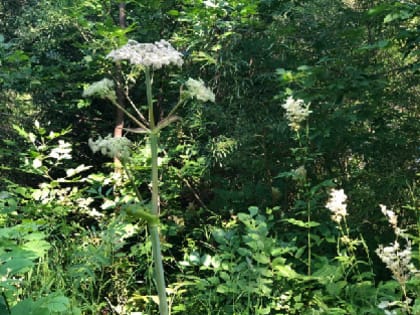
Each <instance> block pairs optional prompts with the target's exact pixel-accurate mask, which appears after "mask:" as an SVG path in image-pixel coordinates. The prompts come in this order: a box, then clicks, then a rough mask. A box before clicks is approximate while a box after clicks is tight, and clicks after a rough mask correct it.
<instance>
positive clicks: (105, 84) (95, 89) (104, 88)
mask: <svg viewBox="0 0 420 315" xmlns="http://www.w3.org/2000/svg"><path fill="white" fill-rule="evenodd" d="M82 96H83V97H90V96H97V97H100V98H107V97H108V98H111V99H113V100H115V99H116V98H117V96H116V94H115V89H114V81H112V80H110V79H107V78H104V79H102V80H100V81H97V82H94V83H92V84H91V85H89V86H88V87H86V88H85V89H84V90H83V94H82Z"/></svg>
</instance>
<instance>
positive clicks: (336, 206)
mask: <svg viewBox="0 0 420 315" xmlns="http://www.w3.org/2000/svg"><path fill="white" fill-rule="evenodd" d="M346 200H347V196H346V194H345V193H344V189H339V190H337V189H332V190H331V192H330V199H328V202H327V204H326V205H325V207H326V208H328V209H329V210H330V211H331V212H332V215H331V219H332V220H333V221H334V222H336V223H340V222H341V220H342V219H343V218H345V217H346V216H347V205H346Z"/></svg>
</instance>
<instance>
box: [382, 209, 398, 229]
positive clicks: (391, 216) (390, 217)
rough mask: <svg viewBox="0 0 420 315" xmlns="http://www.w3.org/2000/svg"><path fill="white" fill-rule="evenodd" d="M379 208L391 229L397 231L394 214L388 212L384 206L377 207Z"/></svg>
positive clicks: (396, 221) (396, 218)
mask: <svg viewBox="0 0 420 315" xmlns="http://www.w3.org/2000/svg"><path fill="white" fill-rule="evenodd" d="M379 207H381V211H382V213H383V214H384V216H386V218H387V219H388V222H389V224H391V226H392V228H393V229H394V231H398V230H399V229H398V226H397V224H398V216H397V215H396V214H395V212H394V211H391V210H388V209H387V208H386V206H384V205H379Z"/></svg>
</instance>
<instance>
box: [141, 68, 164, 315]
mask: <svg viewBox="0 0 420 315" xmlns="http://www.w3.org/2000/svg"><path fill="white" fill-rule="evenodd" d="M145 74H146V93H147V104H148V107H149V125H150V128H151V129H152V132H151V133H150V151H151V155H152V214H153V215H156V216H159V212H160V211H159V178H158V134H156V133H155V132H154V129H155V121H154V119H155V118H154V113H153V98H152V80H151V77H150V70H149V68H146V69H145ZM149 229H150V236H151V238H152V248H153V259H154V268H155V278H156V286H157V291H158V296H159V312H160V315H168V314H169V307H168V301H167V298H166V285H165V274H164V270H163V263H162V252H161V247H160V237H159V227H158V226H157V225H154V224H149Z"/></svg>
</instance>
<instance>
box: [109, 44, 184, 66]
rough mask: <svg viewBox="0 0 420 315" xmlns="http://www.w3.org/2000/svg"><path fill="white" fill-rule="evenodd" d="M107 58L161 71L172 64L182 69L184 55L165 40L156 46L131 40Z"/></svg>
mask: <svg viewBox="0 0 420 315" xmlns="http://www.w3.org/2000/svg"><path fill="white" fill-rule="evenodd" d="M106 57H107V58H109V59H112V60H114V61H121V60H128V61H129V62H130V63H131V64H133V65H142V66H145V67H152V68H153V69H160V68H162V66H165V65H170V64H173V65H176V66H178V67H180V66H181V65H182V63H183V60H182V54H181V53H180V52H178V51H177V50H176V49H175V48H173V47H172V45H171V44H170V43H168V42H167V41H166V40H164V39H161V40H160V41H159V42H155V43H154V44H151V43H138V42H136V41H135V40H129V41H128V43H127V44H125V45H124V46H122V47H120V48H118V49H115V50H113V51H111V52H110V53H109V54H108V55H107V56H106Z"/></svg>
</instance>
